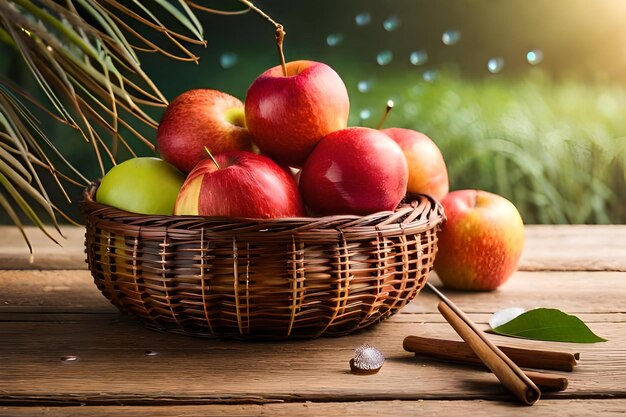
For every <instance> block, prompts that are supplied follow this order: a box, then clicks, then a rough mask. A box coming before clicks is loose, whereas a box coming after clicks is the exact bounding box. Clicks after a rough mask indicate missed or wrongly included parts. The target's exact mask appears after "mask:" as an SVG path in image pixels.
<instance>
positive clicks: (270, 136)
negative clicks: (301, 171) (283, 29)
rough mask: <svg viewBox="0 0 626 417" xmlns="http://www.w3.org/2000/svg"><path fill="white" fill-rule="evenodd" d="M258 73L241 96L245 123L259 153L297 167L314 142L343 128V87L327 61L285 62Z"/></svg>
mask: <svg viewBox="0 0 626 417" xmlns="http://www.w3.org/2000/svg"><path fill="white" fill-rule="evenodd" d="M287 71H288V76H287V77H285V76H284V75H283V72H282V68H281V67H280V66H277V67H274V68H270V69H269V70H267V71H265V72H264V73H263V74H261V75H260V76H259V77H258V78H257V79H256V80H254V82H253V83H252V85H251V86H250V88H249V89H248V93H247V95H246V100H245V113H246V124H247V126H248V129H250V132H252V135H253V136H254V138H255V143H256V145H257V146H258V147H259V149H260V150H261V152H262V153H265V154H267V155H268V156H270V157H271V158H272V159H273V160H275V161H276V162H278V163H279V164H286V165H289V166H294V167H301V166H302V164H303V163H304V161H305V159H306V157H307V156H308V154H309V153H310V152H311V150H312V149H313V147H314V146H315V144H316V143H317V142H319V141H320V140H321V139H322V138H323V137H324V136H326V135H327V134H329V133H331V132H334V131H336V130H340V129H343V128H345V127H346V126H347V122H348V113H349V111H350V101H349V99H348V92H347V90H346V86H345V84H344V83H343V81H342V80H341V78H340V77H339V75H338V74H337V73H336V72H335V71H334V70H333V69H332V68H331V67H329V66H328V65H326V64H323V63H319V62H314V61H294V62H289V63H288V64H287Z"/></svg>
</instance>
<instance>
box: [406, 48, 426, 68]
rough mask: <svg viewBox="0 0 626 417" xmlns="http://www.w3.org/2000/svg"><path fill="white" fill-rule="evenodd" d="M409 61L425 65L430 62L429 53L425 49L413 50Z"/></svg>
mask: <svg viewBox="0 0 626 417" xmlns="http://www.w3.org/2000/svg"><path fill="white" fill-rule="evenodd" d="M409 62H411V64H413V65H424V64H425V63H427V62H428V53H427V52H426V51H425V50H423V49H422V50H421V51H413V52H411V54H410V55H409Z"/></svg>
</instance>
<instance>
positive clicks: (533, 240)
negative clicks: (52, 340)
mask: <svg viewBox="0 0 626 417" xmlns="http://www.w3.org/2000/svg"><path fill="white" fill-rule="evenodd" d="M26 230H27V233H28V235H29V236H30V237H31V239H32V244H33V254H34V255H33V262H32V263H31V262H30V254H29V252H28V248H27V247H26V245H25V244H23V243H22V237H21V235H20V234H19V232H18V231H17V229H16V228H15V227H13V226H0V269H48V270H59V269H86V268H87V265H86V263H85V255H84V238H85V231H84V230H83V229H82V228H80V227H73V226H66V227H63V228H62V231H63V234H64V235H65V236H66V238H65V239H63V238H61V245H62V246H58V245H55V244H54V243H52V242H51V241H49V240H47V239H46V238H45V237H43V236H42V235H41V233H40V232H38V231H37V229H34V228H32V227H30V228H27V229H26ZM519 268H520V269H521V270H528V271H537V270H551V271H555V270H561V271H570V270H574V271H587V270H591V271H626V225H611V226H598V225H594V226H588V225H575V226H566V225H527V226H526V244H525V246H524V252H523V254H522V258H521V259H520V264H519Z"/></svg>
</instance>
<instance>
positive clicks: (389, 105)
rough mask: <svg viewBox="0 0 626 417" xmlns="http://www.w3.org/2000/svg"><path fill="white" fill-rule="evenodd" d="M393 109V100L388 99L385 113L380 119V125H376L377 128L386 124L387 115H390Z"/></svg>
mask: <svg viewBox="0 0 626 417" xmlns="http://www.w3.org/2000/svg"><path fill="white" fill-rule="evenodd" d="M391 109H393V100H387V107H386V108H385V114H383V117H382V118H381V119H380V122H378V126H377V127H376V129H379V130H380V128H381V127H383V125H384V124H385V120H387V116H389V112H390V111H391Z"/></svg>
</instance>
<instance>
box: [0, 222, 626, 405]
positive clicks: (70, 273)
mask: <svg viewBox="0 0 626 417" xmlns="http://www.w3.org/2000/svg"><path fill="white" fill-rule="evenodd" d="M10 229H12V228H0V416H23V415H28V416H31V415H35V416H36V415H50V416H58V415H69V416H86V415H110V416H122V415H129V414H139V415H151V416H156V417H159V416H165V415H168V416H169V415H179V416H191V415H211V414H215V415H227V416H239V415H251V414H252V415H277V416H281V415H290V416H291V415H321V416H326V415H328V416H330V415H333V416H335V415H338V414H345V415H360V416H370V415H371V416H373V415H376V416H380V415H381V414H384V415H392V416H393V415H402V416H404V415H411V414H420V415H437V416H440V415H451V416H460V415H468V414H470V415H472V414H473V415H476V416H483V415H485V416H486V415H490V416H492V415H496V416H497V415H511V414H516V412H518V411H519V413H521V412H522V409H521V408H519V407H518V406H517V405H515V404H514V403H512V402H511V396H510V394H508V393H507V392H506V391H505V390H504V389H503V388H502V387H501V386H500V384H499V383H498V381H497V380H496V379H495V377H494V376H493V375H491V374H490V373H488V372H485V371H484V370H483V369H481V368H479V367H474V366H466V365H460V364H453V363H448V362H443V361H437V360H434V359H430V358H416V357H414V356H413V354H412V353H410V352H406V351H404V350H403V348H402V341H403V339H404V337H405V336H407V335H421V336H425V337H437V338H448V339H457V340H458V336H457V335H456V333H455V332H454V330H453V329H452V328H451V327H450V326H449V325H448V324H447V323H446V322H445V320H444V319H443V318H442V317H441V316H440V315H439V314H438V313H437V310H436V305H437V299H436V297H435V296H434V295H433V294H430V293H429V292H427V291H423V292H422V293H421V294H420V295H419V296H418V297H417V298H416V299H415V300H414V301H413V302H411V303H410V304H409V305H408V306H407V307H406V308H405V309H403V310H402V311H401V312H400V314H397V315H396V316H394V317H392V318H391V319H390V320H388V321H386V322H384V323H381V324H380V325H377V326H376V327H375V328H374V329H373V330H371V331H366V332H361V333H358V334H355V335H351V336H347V337H342V338H324V339H318V340H311V341H291V342H282V343H263V342H257V343H243V342H237V341H220V340H205V339H193V338H188V337H184V336H178V335H171V334H162V333H157V332H153V331H150V330H147V329H144V328H143V327H142V326H141V325H139V324H138V323H137V322H135V321H133V320H131V319H130V318H128V317H125V316H123V315H121V314H119V312H118V311H117V310H116V309H115V308H114V307H113V306H112V305H111V304H109V302H108V301H107V300H106V299H105V298H104V297H103V296H102V295H101V294H100V293H99V292H98V290H97V289H96V287H95V285H94V284H93V280H92V278H91V276H90V274H89V272H88V271H87V270H86V269H85V264H84V261H83V258H84V256H83V253H82V234H83V231H82V229H80V228H70V229H69V231H68V230H66V234H67V235H68V240H67V241H66V245H65V247H64V248H63V249H59V248H56V247H54V246H53V245H52V244H50V243H49V242H47V241H46V240H45V239H43V238H38V239H34V244H35V245H34V246H35V260H34V263H32V264H31V263H29V262H28V254H27V252H26V251H25V250H24V248H22V247H21V246H20V245H19V243H17V242H19V239H20V237H19V235H11V233H10ZM526 230H527V245H526V250H525V252H524V255H523V258H522V261H521V269H522V270H521V271H519V272H517V273H516V274H514V276H513V277H512V278H511V279H510V280H509V281H508V282H507V283H506V284H505V285H503V286H502V287H501V288H500V289H499V290H498V291H495V292H491V293H463V292H453V291H446V295H448V296H449V297H450V298H451V299H452V300H453V301H454V302H455V303H456V304H457V305H458V306H459V307H460V308H461V309H463V310H464V311H465V312H467V313H468V314H469V315H470V317H471V318H472V320H474V321H475V322H476V323H478V324H479V326H480V327H481V328H486V324H485V323H486V322H487V320H488V319H489V317H490V315H491V313H493V312H494V311H496V310H499V309H502V308H506V307H512V306H522V307H526V308H533V307H537V306H548V307H555V308H560V309H561V310H563V311H566V312H568V313H572V314H576V315H577V316H579V317H580V318H581V319H583V320H584V321H585V322H586V323H588V324H589V325H590V327H591V328H592V330H593V331H594V332H596V333H597V334H599V335H600V336H603V337H605V338H607V339H609V341H608V342H606V343H598V344H568V343H548V342H536V341H530V340H521V339H511V338H505V337H502V336H496V335H490V336H489V338H490V339H491V340H493V341H494V342H496V343H498V344H503V345H509V346H511V345H515V346H521V347H528V348H533V349H542V348H544V349H546V348H549V349H556V350H565V351H578V352H580V354H581V359H580V361H579V364H578V366H577V367H576V368H575V369H574V371H573V372H571V373H570V372H568V373H561V375H564V376H567V377H568V379H569V387H568V389H567V390H566V391H564V392H562V393H553V394H545V395H544V396H543V398H542V399H541V400H540V401H539V402H538V403H537V405H535V406H534V407H532V408H524V409H523V412H524V414H528V415H529V416H533V415H542V416H543V415H546V416H552V415H554V416H557V415H559V416H560V415H564V414H567V415H589V414H600V415H613V414H614V415H623V412H624V410H625V409H626V307H625V306H626V304H624V301H623V297H624V296H623V295H624V294H626V272H625V271H626V266H625V264H626V253H625V251H626V244H624V239H625V238H626V226H611V227H600V226H593V227H592V226H576V227H570V226H528V227H527V229H526ZM31 235H32V233H31ZM431 279H432V280H433V282H435V283H436V282H437V278H436V275H433V276H432V277H431ZM366 342H367V343H370V344H372V345H374V346H376V347H378V348H379V349H380V350H381V351H382V352H383V353H384V354H385V357H386V362H385V364H384V366H383V368H382V369H381V371H380V372H379V373H378V374H376V375H371V376H357V375H352V374H351V373H350V371H349V364H348V362H349V360H350V358H351V357H352V355H353V353H354V349H355V348H356V347H358V346H359V345H360V344H362V343H366ZM146 351H152V352H156V353H157V354H156V355H154V356H146V355H145V354H144V353H145V352H146ZM65 355H76V356H77V357H78V360H77V361H73V362H67V363H65V362H63V361H61V357H62V356H65ZM600 399H602V400H600ZM450 400H453V401H450ZM485 400H489V401H485ZM60 405H62V406H64V407H56V406H60ZM69 405H84V406H83V407H66V406H69ZM120 405H132V406H133V407H130V408H129V407H123V406H120ZM25 406H28V407H25Z"/></svg>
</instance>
